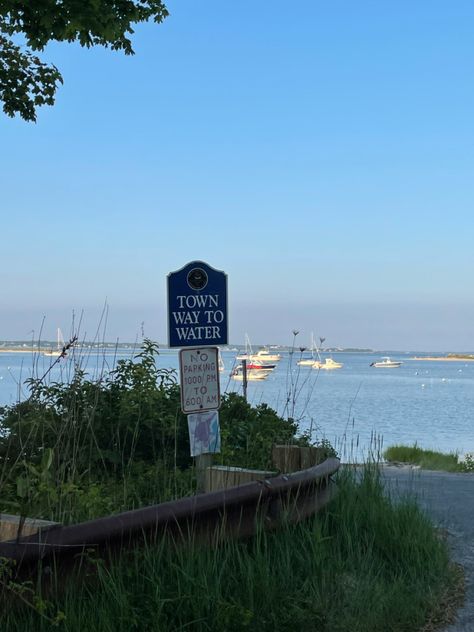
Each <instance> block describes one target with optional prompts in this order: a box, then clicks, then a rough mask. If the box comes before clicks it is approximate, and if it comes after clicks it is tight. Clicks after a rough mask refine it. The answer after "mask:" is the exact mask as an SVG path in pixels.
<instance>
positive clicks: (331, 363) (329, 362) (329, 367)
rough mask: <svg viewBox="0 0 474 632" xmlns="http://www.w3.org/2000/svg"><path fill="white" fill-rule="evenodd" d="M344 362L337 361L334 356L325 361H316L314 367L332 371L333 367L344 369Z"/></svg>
mask: <svg viewBox="0 0 474 632" xmlns="http://www.w3.org/2000/svg"><path fill="white" fill-rule="evenodd" d="M343 366H344V365H343V364H342V362H335V361H334V360H333V359H332V358H326V359H325V360H324V362H319V361H318V362H315V363H314V364H313V369H323V370H324V371H332V370H333V369H342V367H343Z"/></svg>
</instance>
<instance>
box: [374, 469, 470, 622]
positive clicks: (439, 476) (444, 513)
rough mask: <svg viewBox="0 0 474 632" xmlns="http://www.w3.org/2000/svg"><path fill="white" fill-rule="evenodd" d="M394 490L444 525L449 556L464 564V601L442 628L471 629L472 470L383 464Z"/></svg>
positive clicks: (389, 483) (436, 521)
mask: <svg viewBox="0 0 474 632" xmlns="http://www.w3.org/2000/svg"><path fill="white" fill-rule="evenodd" d="M383 471H384V475H385V477H386V480H387V484H388V485H389V487H390V488H391V489H393V490H394V491H396V492H397V493H402V494H403V493H406V492H411V493H413V494H414V495H415V496H416V497H417V498H418V501H419V504H420V505H421V506H422V507H423V508H424V509H425V510H426V511H427V513H428V514H429V515H430V516H431V517H432V518H433V520H434V521H435V523H436V524H438V525H440V526H441V527H443V528H445V529H447V531H448V534H449V538H448V541H449V543H450V546H451V550H452V556H453V559H454V561H455V562H459V563H460V564H462V565H463V566H464V569H465V573H466V602H465V605H464V606H463V607H462V608H461V609H460V610H459V612H458V620H457V621H456V622H455V623H454V624H453V625H450V626H449V627H448V628H446V631H445V632H474V474H447V473H446V472H428V471H421V470H413V469H409V468H398V467H384V470H383Z"/></svg>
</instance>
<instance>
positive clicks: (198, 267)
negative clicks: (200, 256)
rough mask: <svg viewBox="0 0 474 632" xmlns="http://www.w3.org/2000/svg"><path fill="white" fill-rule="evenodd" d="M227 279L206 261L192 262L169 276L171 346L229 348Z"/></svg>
mask: <svg viewBox="0 0 474 632" xmlns="http://www.w3.org/2000/svg"><path fill="white" fill-rule="evenodd" d="M227 338H228V325H227V275H226V274H225V272H222V271H221V270H216V269H215V268H212V267H211V266H210V265H209V264H207V263H205V262H204V261H191V262H190V263H187V264H186V265H185V266H184V267H182V268H181V269H180V270H177V271H176V272H170V274H169V275H168V344H169V346H170V347H171V348H173V347H199V346H209V345H226V344H227V343H228V340H227Z"/></svg>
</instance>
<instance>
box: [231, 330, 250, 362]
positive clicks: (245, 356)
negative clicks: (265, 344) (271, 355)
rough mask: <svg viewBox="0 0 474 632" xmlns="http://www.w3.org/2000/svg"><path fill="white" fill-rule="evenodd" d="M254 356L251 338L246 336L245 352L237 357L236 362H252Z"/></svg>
mask: <svg viewBox="0 0 474 632" xmlns="http://www.w3.org/2000/svg"><path fill="white" fill-rule="evenodd" d="M252 354H253V349H252V345H251V343H250V338H249V336H248V334H245V351H244V352H242V353H238V354H237V355H236V356H235V359H236V360H250V358H251V356H252Z"/></svg>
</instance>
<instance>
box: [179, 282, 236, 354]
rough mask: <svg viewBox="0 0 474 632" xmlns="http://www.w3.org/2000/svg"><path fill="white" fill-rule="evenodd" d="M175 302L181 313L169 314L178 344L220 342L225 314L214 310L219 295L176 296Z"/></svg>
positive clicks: (217, 303)
mask: <svg viewBox="0 0 474 632" xmlns="http://www.w3.org/2000/svg"><path fill="white" fill-rule="evenodd" d="M176 301H177V304H178V307H179V310H183V311H179V310H176V311H173V312H171V314H172V318H173V321H174V325H175V330H176V335H177V336H178V340H179V341H180V342H184V341H186V340H195V341H200V340H203V341H205V340H209V341H216V340H220V338H221V335H222V334H221V327H220V324H221V323H223V322H224V319H225V314H224V311H223V310H222V309H215V308H218V307H219V294H202V295H189V296H188V295H178V296H177V297H176ZM202 308H206V309H202ZM189 310H191V311H189ZM196 344H199V342H197V343H196Z"/></svg>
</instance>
